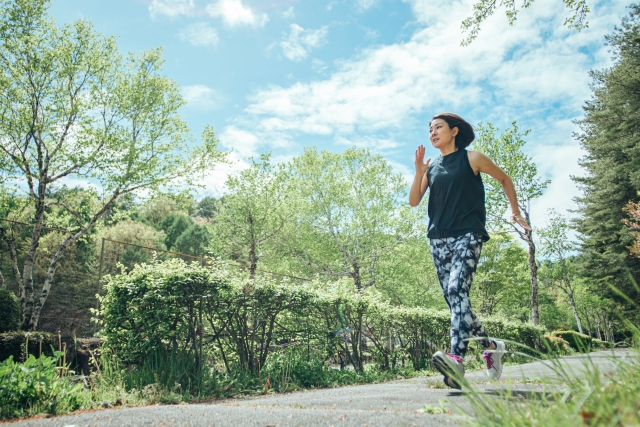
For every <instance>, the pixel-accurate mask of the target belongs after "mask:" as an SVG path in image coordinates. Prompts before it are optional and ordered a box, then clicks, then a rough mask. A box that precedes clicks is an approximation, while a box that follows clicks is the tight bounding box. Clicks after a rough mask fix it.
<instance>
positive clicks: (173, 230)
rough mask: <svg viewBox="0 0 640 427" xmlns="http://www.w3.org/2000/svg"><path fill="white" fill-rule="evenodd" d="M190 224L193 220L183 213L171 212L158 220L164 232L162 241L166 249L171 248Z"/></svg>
mask: <svg viewBox="0 0 640 427" xmlns="http://www.w3.org/2000/svg"><path fill="white" fill-rule="evenodd" d="M192 224H193V220H192V219H191V218H189V216H187V215H186V214H183V213H171V214H169V215H167V216H165V217H164V218H163V219H162V221H161V222H160V228H162V229H163V230H164V232H165V233H166V237H165V241H164V243H165V245H166V247H167V249H172V248H173V245H174V244H175V243H176V240H178V237H180V235H181V234H182V233H184V232H185V231H187V229H188V228H189V227H191V225H192Z"/></svg>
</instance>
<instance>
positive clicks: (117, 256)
mask: <svg viewBox="0 0 640 427" xmlns="http://www.w3.org/2000/svg"><path fill="white" fill-rule="evenodd" d="M103 238H105V239H110V240H116V241H118V242H123V243H132V244H134V245H140V246H146V247H150V248H156V249H160V250H163V249H165V246H164V240H165V233H164V232H163V231H157V230H155V229H154V228H153V227H151V226H149V225H147V224H143V223H141V222H137V221H132V220H125V221H120V222H118V223H116V224H114V225H112V226H110V227H105V228H103V229H102V230H100V231H99V232H98V233H97V234H96V242H98V245H97V246H96V258H99V257H100V256H102V258H103V271H102V272H103V273H104V274H116V273H117V272H118V270H117V268H116V267H117V264H118V263H121V264H123V265H124V267H125V268H126V269H127V270H131V269H132V268H133V266H134V265H135V264H141V263H145V262H150V261H151V251H149V250H148V249H144V248H139V247H136V246H127V245H122V244H118V243H112V242H105V246H104V253H102V244H101V240H102V239H103Z"/></svg>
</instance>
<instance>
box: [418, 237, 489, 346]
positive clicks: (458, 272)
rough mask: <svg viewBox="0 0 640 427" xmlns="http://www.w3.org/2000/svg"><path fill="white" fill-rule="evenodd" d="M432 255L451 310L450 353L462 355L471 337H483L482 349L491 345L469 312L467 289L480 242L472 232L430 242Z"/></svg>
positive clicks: (474, 271)
mask: <svg viewBox="0 0 640 427" xmlns="http://www.w3.org/2000/svg"><path fill="white" fill-rule="evenodd" d="M430 244H431V256H432V257H433V262H434V264H435V266H436V271H437V273H438V280H439V281H440V287H441V288H442V293H443V294H444V298H445V299H446V300H447V305H448V306H449V311H451V331H450V335H451V354H455V355H456V356H463V357H464V355H465V353H466V352H467V347H468V345H469V342H468V338H470V337H485V339H483V340H481V341H480V344H482V345H483V346H484V347H485V348H487V347H489V346H490V345H491V341H490V340H489V338H488V337H487V332H486V331H485V330H484V328H483V327H482V324H481V323H480V320H478V318H477V317H476V316H475V315H474V314H473V313H472V312H471V301H470V300H469V290H470V289H471V283H473V277H474V276H475V273H476V266H477V265H478V259H479V258H480V252H481V251H482V240H481V239H480V236H478V235H476V234H475V233H467V234H465V235H463V236H460V237H447V238H444V239H431V240H430Z"/></svg>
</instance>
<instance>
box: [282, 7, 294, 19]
mask: <svg viewBox="0 0 640 427" xmlns="http://www.w3.org/2000/svg"><path fill="white" fill-rule="evenodd" d="M282 16H284V17H285V18H286V19H293V18H295V17H296V13H295V12H294V11H293V6H291V7H290V8H289V9H287V10H285V11H284V12H282Z"/></svg>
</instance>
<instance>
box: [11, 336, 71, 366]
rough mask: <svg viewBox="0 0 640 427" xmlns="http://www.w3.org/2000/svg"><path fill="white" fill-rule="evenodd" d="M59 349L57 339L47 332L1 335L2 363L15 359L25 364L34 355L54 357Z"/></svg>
mask: <svg viewBox="0 0 640 427" xmlns="http://www.w3.org/2000/svg"><path fill="white" fill-rule="evenodd" d="M57 347H58V339H57V337H56V336H55V335H53V334H50V333H47V332H25V331H14V332H5V333H2V334H0V361H2V360H6V359H8V358H9V357H13V360H15V361H17V362H24V361H25V360H27V358H28V357H29V355H32V354H35V355H38V357H39V356H41V355H42V354H44V355H48V356H53V349H54V348H57Z"/></svg>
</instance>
